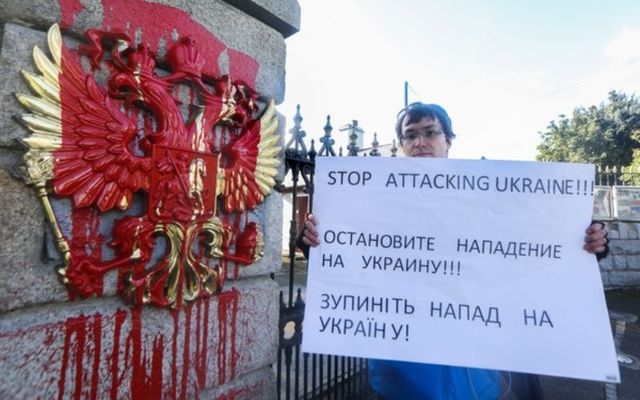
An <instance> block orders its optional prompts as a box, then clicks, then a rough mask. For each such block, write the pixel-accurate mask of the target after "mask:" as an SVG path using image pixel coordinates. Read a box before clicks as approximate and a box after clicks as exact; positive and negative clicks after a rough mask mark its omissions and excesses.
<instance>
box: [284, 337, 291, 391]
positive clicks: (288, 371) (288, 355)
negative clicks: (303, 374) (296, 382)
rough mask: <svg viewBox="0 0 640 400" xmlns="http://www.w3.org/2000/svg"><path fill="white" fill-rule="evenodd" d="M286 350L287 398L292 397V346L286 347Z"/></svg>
mask: <svg viewBox="0 0 640 400" xmlns="http://www.w3.org/2000/svg"><path fill="white" fill-rule="evenodd" d="M284 351H285V368H286V369H285V374H284V376H285V382H284V384H285V399H286V400H290V399H291V347H287V348H285V349H284Z"/></svg>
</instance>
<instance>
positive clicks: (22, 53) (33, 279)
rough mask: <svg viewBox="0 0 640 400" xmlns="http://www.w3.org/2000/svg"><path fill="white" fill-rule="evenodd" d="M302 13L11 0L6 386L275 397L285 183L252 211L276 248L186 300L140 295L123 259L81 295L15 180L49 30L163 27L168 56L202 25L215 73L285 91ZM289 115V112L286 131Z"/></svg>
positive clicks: (5, 119)
mask: <svg viewBox="0 0 640 400" xmlns="http://www.w3.org/2000/svg"><path fill="white" fill-rule="evenodd" d="M299 18H300V9H299V6H298V4H297V2H296V1H295V0H260V1H230V0H229V1H222V0H173V1H164V0H158V1H141V0H140V1H134V0H126V1H125V0H59V1H44V0H34V1H24V0H3V1H1V2H0V24H1V25H0V26H1V27H2V28H1V29H2V31H1V32H2V44H1V46H2V47H1V48H0V77H1V80H0V103H1V104H2V107H1V108H0V204H2V207H0V218H1V219H0V220H1V224H0V243H1V246H0V369H1V370H2V371H4V373H3V374H2V375H1V376H0V398H2V399H33V398H59V399H107V398H109V399H129V398H131V399H155V398H169V399H191V398H207V399H257V398H260V399H268V398H274V397H275V379H274V375H273V373H272V368H271V365H272V364H273V363H274V362H275V357H276V348H277V341H278V337H277V323H278V301H277V286H276V284H275V283H274V282H273V281H272V280H271V279H270V278H269V274H270V273H272V272H274V271H276V270H278V269H279V268H280V266H281V260H280V255H281V237H282V232H281V219H282V205H281V198H280V195H279V194H278V193H271V194H270V195H269V196H267V197H266V199H265V201H264V202H263V203H262V204H261V205H260V206H258V208H256V209H255V210H253V211H252V212H250V213H249V214H247V215H246V217H243V218H248V219H250V220H252V221H255V222H256V223H257V224H258V225H259V226H260V227H261V228H262V231H263V232H264V233H265V235H264V240H265V249H264V257H263V258H262V259H261V260H260V261H258V262H257V263H255V264H253V265H251V266H249V267H240V268H238V269H237V271H234V268H233V267H231V268H230V270H231V274H230V275H229V276H228V278H229V279H228V280H227V281H226V283H225V286H224V289H223V291H222V293H220V294H218V295H216V296H212V297H210V298H201V299H199V300H197V301H195V302H192V303H189V304H187V305H186V306H184V307H182V308H180V309H179V310H170V309H165V308H158V307H152V306H143V307H136V306H132V305H131V304H128V303H127V302H125V301H124V300H123V299H122V298H121V297H120V296H118V295H117V293H116V292H117V287H116V286H117V285H116V281H117V277H116V274H115V271H114V273H109V274H107V275H106V276H105V281H104V291H103V293H102V296H100V297H92V298H89V299H73V300H70V298H69V293H68V292H67V290H66V288H65V286H64V285H63V284H61V283H60V282H59V280H58V277H57V274H56V273H55V272H54V268H55V266H56V265H58V264H59V263H60V255H59V254H58V252H57V250H56V248H55V246H54V245H53V244H52V243H53V241H52V233H51V230H50V229H49V227H48V224H47V222H46V221H45V216H44V213H43V210H42V206H41V204H40V201H39V199H38V197H37V195H36V191H35V190H34V189H33V188H31V187H28V186H27V185H26V184H24V182H22V181H20V180H18V179H16V167H17V166H18V165H20V163H21V159H22V155H23V154H24V149H23V148H22V147H21V146H20V145H19V143H18V142H17V140H16V139H21V138H24V137H26V136H27V131H26V129H24V128H23V127H21V126H20V125H19V124H18V123H17V122H16V118H15V117H16V116H17V115H19V114H22V113H24V112H25V111H24V109H22V107H21V106H20V104H19V103H18V102H17V101H16V99H15V97H14V94H15V93H30V89H29V88H28V87H27V85H26V84H25V83H24V81H23V80H22V79H21V76H20V70H21V69H25V70H29V71H33V70H34V67H33V61H32V56H31V54H32V49H33V46H34V45H38V46H39V47H40V48H43V49H46V47H47V46H46V43H45V37H46V30H47V29H48V28H49V27H50V26H51V25H52V24H54V23H59V24H60V25H61V27H62V29H63V39H64V42H65V44H67V45H69V46H76V45H77V44H78V43H79V42H80V41H82V40H84V39H83V34H84V32H85V31H86V30H87V29H91V28H98V29H104V30H111V29H114V28H118V27H121V29H122V30H124V31H127V30H128V33H129V34H130V35H131V36H132V37H135V36H136V35H142V36H143V37H145V36H144V35H145V34H148V35H147V36H146V37H147V38H148V37H154V38H156V39H157V38H160V40H159V42H158V43H157V45H158V57H163V56H164V55H165V54H164V53H165V51H166V44H167V39H166V38H167V37H171V34H173V35H177V34H180V35H184V34H189V35H190V36H194V37H195V40H196V42H198V41H200V42H203V43H206V45H207V46H206V47H207V48H208V50H207V54H206V55H207V56H210V57H214V59H213V60H211V59H209V60H208V61H207V65H206V66H205V68H209V69H210V72H212V73H215V74H216V75H219V74H226V73H230V74H231V75H232V76H234V77H235V78H238V77H239V78H241V79H243V80H245V81H246V82H247V83H249V84H250V85H251V86H253V87H254V88H255V89H256V90H257V91H258V92H259V93H260V95H262V96H266V97H271V98H273V99H275V101H276V103H280V102H281V101H282V100H283V97H284V65H285V45H284V39H285V37H287V36H289V35H291V34H292V33H294V32H295V31H297V30H298V26H299ZM142 20H144V24H139V22H140V21H142ZM139 26H146V27H148V28H147V29H148V32H141V31H140V29H141V28H139ZM152 31H153V32H152ZM169 40H170V39H169ZM283 125H284V121H283V119H282V118H280V127H279V128H278V129H279V133H280V134H282V133H283V132H284V126H283ZM281 174H282V171H281ZM63 214H64V212H63ZM62 219H64V217H63V218H62ZM62 223H65V222H64V221H63V222H62ZM66 224H67V225H69V224H71V223H70V222H69V221H67V222H66ZM100 229H102V228H100ZM105 247H106V245H105Z"/></svg>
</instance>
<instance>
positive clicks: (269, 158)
mask: <svg viewBox="0 0 640 400" xmlns="http://www.w3.org/2000/svg"><path fill="white" fill-rule="evenodd" d="M87 37H88V41H89V45H86V46H81V47H80V48H79V51H74V50H71V49H69V48H67V47H66V46H65V45H64V44H63V42H62V37H61V34H60V30H59V28H58V26H57V25H54V26H52V27H51V29H50V30H49V32H48V36H47V39H48V47H49V51H50V53H51V58H49V57H47V56H46V55H45V54H44V53H43V52H42V51H41V50H40V49H39V48H38V47H37V46H36V47H35V48H34V50H33V58H34V61H35V65H36V67H37V70H38V71H39V72H38V73H37V74H33V73H30V72H27V71H22V74H23V76H24V78H25V80H26V81H27V83H28V85H29V86H30V88H31V89H32V90H33V92H34V95H26V94H17V95H16V96H17V98H18V100H19V101H20V103H21V104H22V105H23V106H24V107H25V108H26V109H28V110H29V111H30V113H29V114H23V115H22V116H21V120H22V121H23V122H24V124H25V125H26V126H27V128H28V129H29V130H30V131H31V135H30V136H29V137H27V138H25V139H24V140H23V141H24V143H25V144H26V146H27V148H28V151H27V153H26V154H25V156H24V161H25V179H26V181H27V183H29V184H32V185H33V186H35V187H36V189H37V190H38V194H39V197H40V198H41V201H42V204H43V207H44V211H45V214H46V216H47V219H48V221H49V223H50V224H51V227H52V230H53V233H54V235H55V238H56V242H57V246H58V249H59V250H60V252H61V254H62V258H63V263H62V265H60V266H59V267H58V269H57V272H58V274H59V275H60V277H61V279H62V281H63V282H64V283H65V284H66V285H67V288H68V290H69V293H70V295H71V296H72V297H88V296H92V295H100V294H101V291H102V281H103V278H104V275H105V274H106V273H107V272H109V271H112V270H118V272H119V273H118V291H119V292H120V293H121V294H122V295H123V296H125V297H126V298H127V299H128V300H129V301H132V302H134V303H137V304H147V303H150V304H154V305H158V306H169V307H173V308H179V307H181V306H182V305H183V304H184V302H185V301H193V300H195V299H196V298H198V297H202V296H209V295H212V294H215V293H217V292H218V291H219V290H221V288H222V285H223V283H224V279H225V276H226V271H225V267H226V265H227V263H229V262H233V263H237V264H240V265H248V264H251V263H253V262H254V261H256V260H258V259H259V258H260V257H261V256H262V248H263V241H262V234H261V232H260V231H259V229H258V226H257V224H256V223H254V222H247V218H241V217H240V216H238V215H235V218H230V217H229V216H231V215H233V214H238V213H244V212H245V211H248V210H252V209H254V208H255V207H256V206H257V205H258V204H260V203H261V202H262V201H263V200H264V197H265V196H266V195H267V194H269V192H270V191H271V188H272V187H273V185H274V184H275V176H276V175H277V173H278V167H279V163H280V161H279V159H278V155H279V153H280V151H281V148H280V145H279V143H280V138H279V136H278V135H277V133H276V128H277V119H276V115H275V107H274V105H273V102H272V101H271V102H268V104H267V105H266V106H265V107H264V110H261V107H260V106H259V98H258V95H257V93H256V92H255V91H254V90H253V89H252V88H250V87H248V86H247V85H246V84H245V83H244V82H241V81H232V80H231V79H230V78H229V77H228V76H220V77H214V76H205V75H204V74H203V73H202V68H203V65H204V60H203V59H202V57H201V56H200V55H199V52H198V49H197V46H196V43H195V42H194V41H193V40H191V39H190V38H189V37H183V38H180V39H179V40H178V41H177V42H176V43H174V44H173V45H172V46H171V47H170V48H169V49H168V52H167V56H166V57H165V59H164V60H160V61H161V62H162V65H163V67H165V68H166V69H167V70H168V73H163V72H161V71H160V70H158V69H157V68H156V58H155V55H154V54H153V53H151V52H150V51H149V50H148V49H147V48H146V47H145V46H143V45H137V46H136V45H134V44H133V42H132V40H131V39H130V38H129V37H128V36H127V35H125V34H122V33H110V32H103V31H97V30H89V31H88V32H87ZM103 46H104V47H103ZM108 46H110V49H111V50H110V51H109V52H106V51H105V49H106V48H107V47H108ZM81 55H84V56H87V57H88V60H89V64H90V67H88V68H86V69H85V68H83V63H82V58H81ZM99 72H101V73H102V80H103V81H104V84H100V83H99V82H100V81H101V79H100V77H99V76H100V75H99ZM105 72H106V78H105ZM178 86H180V87H186V88H188V90H189V95H190V97H191V102H190V104H189V105H188V107H187V106H185V105H184V104H183V102H181V101H180V96H179V95H178V94H179V93H178V92H179V90H178ZM50 196H53V197H54V198H56V199H64V198H68V199H70V201H71V208H72V209H73V210H74V211H77V210H83V209H95V210H97V212H98V213H99V214H100V216H102V215H105V214H106V213H107V212H110V213H113V212H114V211H117V212H118V213H119V214H120V215H118V216H117V217H116V219H115V221H114V222H113V225H112V226H113V227H112V230H111V233H110V236H111V238H112V240H111V242H110V243H109V246H110V248H111V250H112V253H113V256H112V257H108V259H96V257H91V256H89V255H88V254H86V253H85V252H84V251H83V250H82V243H74V240H76V238H74V237H73V235H70V234H69V233H65V232H64V229H62V227H61V224H59V223H58V220H57V217H56V213H55V212H54V207H52V203H51V198H50ZM140 199H143V200H140ZM218 201H220V207H217V206H216V204H217V202H218ZM135 202H139V203H142V204H143V205H144V206H143V207H141V208H142V211H140V212H137V214H136V213H135V212H132V205H133V204H134V203H135ZM218 208H220V209H218ZM240 221H244V226H240V225H241V224H240V223H239V222H240ZM161 241H162V242H163V243H164V244H165V246H164V247H165V249H164V250H163V251H159V250H158V248H159V247H158V242H161ZM104 258H107V257H104Z"/></svg>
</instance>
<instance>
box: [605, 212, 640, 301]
mask: <svg viewBox="0 0 640 400" xmlns="http://www.w3.org/2000/svg"><path fill="white" fill-rule="evenodd" d="M607 229H608V230H609V256H608V257H607V258H605V259H603V260H600V271H601V273H602V281H603V283H604V287H605V288H606V289H616V288H625V287H626V288H628V287H639V286H640V234H639V233H640V223H638V222H631V221H617V220H616V221H610V222H608V223H607Z"/></svg>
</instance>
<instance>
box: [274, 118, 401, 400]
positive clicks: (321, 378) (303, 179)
mask: <svg viewBox="0 0 640 400" xmlns="http://www.w3.org/2000/svg"><path fill="white" fill-rule="evenodd" d="M301 122H302V117H301V115H300V106H298V108H297V112H296V116H295V117H294V126H293V128H292V129H291V130H290V133H291V138H290V139H289V140H288V142H287V145H286V147H285V152H286V153H285V157H286V164H285V165H286V167H285V182H286V183H285V185H283V192H284V194H285V195H288V194H289V193H290V194H291V205H292V210H291V221H290V227H289V269H288V273H289V276H288V290H287V293H284V292H283V291H281V292H280V319H279V325H278V329H279V338H280V343H279V348H278V365H277V370H276V374H277V376H276V378H277V393H278V399H286V400H289V399H366V398H369V397H371V389H370V387H369V381H368V371H367V360H365V359H362V358H355V357H342V356H333V355H324V354H308V353H301V351H300V344H301V342H302V321H303V318H304V307H305V302H304V283H302V284H299V286H298V287H297V288H296V287H295V286H296V285H295V284H294V279H295V269H296V268H306V261H303V263H304V264H302V265H301V263H300V262H298V263H296V238H297V237H298V234H299V228H300V226H301V222H302V221H303V220H304V218H302V217H304V216H306V213H307V212H310V211H311V210H313V178H314V165H315V158H316V156H318V157H324V156H332V157H335V156H336V152H335V151H334V149H333V145H334V140H333V138H332V137H331V131H332V129H333V128H332V127H331V124H330V117H327V124H326V125H325V127H324V132H325V134H324V136H323V137H322V138H320V142H321V143H322V146H321V148H320V151H319V152H316V150H315V142H314V140H311V146H310V147H309V148H308V149H307V146H306V144H305V143H304V137H305V136H306V132H305V131H304V130H303V129H302V126H301ZM356 126H357V124H356ZM377 146H378V143H377V141H376V140H375V138H374V143H373V148H372V150H371V151H370V152H369V153H368V154H369V155H371V156H377V155H379V153H378V149H377ZM394 148H395V145H394ZM348 150H349V152H348V155H349V156H358V147H357V146H356V135H355V134H354V133H353V132H352V134H351V136H350V144H349V146H348ZM365 155H366V154H365ZM339 156H342V149H340V151H339ZM303 197H307V201H308V202H307V204H308V207H306V209H302V210H301V209H300V208H301V207H300V205H299V199H301V198H303ZM296 264H298V267H296Z"/></svg>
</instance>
